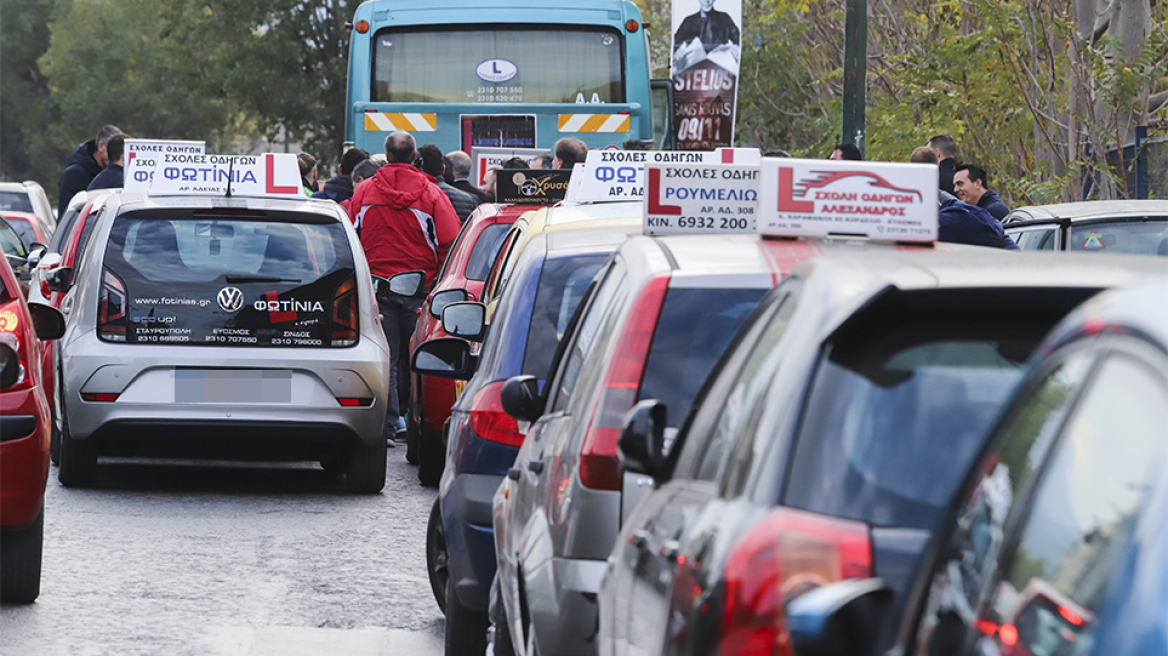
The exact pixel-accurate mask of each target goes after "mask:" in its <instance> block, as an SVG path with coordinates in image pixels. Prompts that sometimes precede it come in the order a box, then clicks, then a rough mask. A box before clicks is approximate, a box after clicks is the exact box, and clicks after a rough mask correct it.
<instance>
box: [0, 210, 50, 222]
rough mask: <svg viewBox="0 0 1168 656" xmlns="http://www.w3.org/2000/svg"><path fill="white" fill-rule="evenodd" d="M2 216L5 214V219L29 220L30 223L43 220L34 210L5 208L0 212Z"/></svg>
mask: <svg viewBox="0 0 1168 656" xmlns="http://www.w3.org/2000/svg"><path fill="white" fill-rule="evenodd" d="M0 216H3V217H4V218H5V219H16V220H17V221H27V222H29V223H38V224H39V223H40V221H41V220H40V217H38V216H37V215H36V214H33V213H32V212H17V211H15V210H13V211H9V210H4V211H3V212H0Z"/></svg>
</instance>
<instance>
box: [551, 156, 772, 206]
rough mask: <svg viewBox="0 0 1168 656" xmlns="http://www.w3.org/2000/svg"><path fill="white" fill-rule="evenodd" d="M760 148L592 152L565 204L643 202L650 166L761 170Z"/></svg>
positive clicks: (578, 174)
mask: <svg viewBox="0 0 1168 656" xmlns="http://www.w3.org/2000/svg"><path fill="white" fill-rule="evenodd" d="M760 157H761V156H760V155H759V151H758V149H757V148H719V149H718V150H717V151H716V152H710V151H703V152H680V151H656V150H590V151H588V159H587V160H585V164H584V168H583V170H582V172H580V173H575V172H574V173H573V174H572V188H571V189H570V190H569V192H568V196H567V198H566V199H565V200H568V201H570V202H576V203H597V202H604V201H619V200H623V201H629V200H643V199H644V198H645V166H646V165H647V164H653V165H661V164H748V165H753V166H755V167H757V166H758V163H759V160H760Z"/></svg>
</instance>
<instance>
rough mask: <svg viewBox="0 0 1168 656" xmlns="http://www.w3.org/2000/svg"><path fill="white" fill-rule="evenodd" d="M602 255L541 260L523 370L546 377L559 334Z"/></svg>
mask: <svg viewBox="0 0 1168 656" xmlns="http://www.w3.org/2000/svg"><path fill="white" fill-rule="evenodd" d="M605 259H606V256H604V255H581V256H574V257H560V258H554V259H553V258H549V259H548V261H547V262H546V263H544V265H543V272H542V273H541V274H540V277H539V287H538V288H537V290H536V292H535V303H534V304H533V305H532V308H531V324H530V327H529V328H528V331H527V346H526V348H525V349H524V352H523V373H525V374H530V375H532V376H536V377H538V378H541V379H543V378H546V377H547V375H548V373H549V372H548V369H550V368H551V364H552V357H554V356H555V354H556V347H557V346H559V345H560V338H562V337H563V336H564V331H565V330H567V328H568V322H569V321H571V320H572V315H573V314H574V313H575V312H576V306H577V305H579V304H580V299H582V298H584V291H585V290H587V289H588V285H589V283H591V282H592V278H593V277H594V276H595V275H596V272H597V271H599V270H600V267H601V265H603V264H604V260H605Z"/></svg>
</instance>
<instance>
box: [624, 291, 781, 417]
mask: <svg viewBox="0 0 1168 656" xmlns="http://www.w3.org/2000/svg"><path fill="white" fill-rule="evenodd" d="M766 291H767V290H764V289H678V288H672V289H670V290H669V292H668V294H667V295H666V296H665V305H663V306H662V308H661V317H660V318H659V319H658V320H657V329H656V331H655V332H654V333H653V345H652V346H651V347H650V349H649V359H648V360H647V361H646V362H645V377H644V379H643V380H642V382H641V393H640V399H657V400H658V401H661V402H663V403H665V406H666V408H667V410H668V415H669V417H668V420H667V423H668V425H669V426H672V427H676V426H677V425H678V424H679V423H681V421H682V420H683V419H685V416H686V414H687V413H688V412H689V406H690V403H692V402H693V399H694V397H695V396H696V395H697V393H698V390H699V389H701V387H702V384H703V383H705V381H706V377H707V376H709V374H710V370H711V369H712V368H713V367H714V363H715V362H717V361H718V358H719V357H721V355H722V351H724V350H725V349H726V345H727V344H729V343H730V339H731V338H733V337H734V333H736V332H738V329H739V328H740V327H741V326H742V323H743V322H744V321H746V318H747V317H748V316H750V313H751V312H752V311H754V308H755V306H757V305H758V302H759V300H761V299H762V297H763V294H765V293H766ZM640 399H638V400H640Z"/></svg>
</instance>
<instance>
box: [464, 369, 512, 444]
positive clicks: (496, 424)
mask: <svg viewBox="0 0 1168 656" xmlns="http://www.w3.org/2000/svg"><path fill="white" fill-rule="evenodd" d="M505 383H506V381H502V380H500V381H496V382H494V383H491V384H490V385H487V386H486V387H484V388H483V389H482V390H480V391H479V393H478V395H476V396H475V398H474V402H473V403H471V404H470V427H471V429H472V430H474V433H475V435H478V436H479V437H481V438H483V439H484V440H487V441H489V442H496V443H498V444H505V445H507V446H522V445H523V438H524V434H523V433H521V432H520V431H519V422H517V421H515V419H514V418H513V417H511V415H509V414H507V413H506V412H503V397H502V391H503V385H504V384H505Z"/></svg>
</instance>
